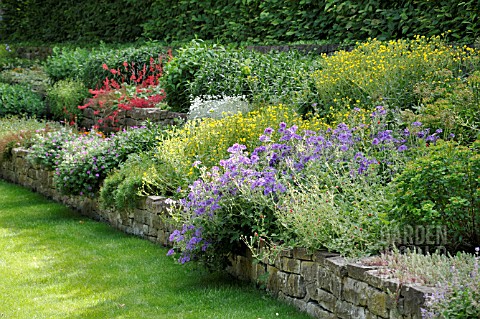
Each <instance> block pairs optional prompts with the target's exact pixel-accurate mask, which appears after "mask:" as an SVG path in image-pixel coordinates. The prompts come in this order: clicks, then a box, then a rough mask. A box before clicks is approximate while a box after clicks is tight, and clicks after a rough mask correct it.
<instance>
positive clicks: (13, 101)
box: [0, 83, 46, 117]
mask: <svg viewBox="0 0 480 319" xmlns="http://www.w3.org/2000/svg"><path fill="white" fill-rule="evenodd" d="M45 113H46V109H45V103H44V102H43V100H42V98H41V97H40V96H39V95H38V94H36V93H35V92H32V90H31V89H30V88H29V87H25V86H23V85H10V84H6V83H0V117H3V116H5V115H28V116H37V117H41V116H43V115H45Z"/></svg>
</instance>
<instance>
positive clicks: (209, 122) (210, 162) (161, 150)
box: [143, 105, 325, 196]
mask: <svg viewBox="0 0 480 319" xmlns="http://www.w3.org/2000/svg"><path fill="white" fill-rule="evenodd" d="M280 122H288V123H291V124H297V125H299V126H300V127H302V128H305V129H307V128H309V129H319V128H322V127H325V126H324V124H323V123H322V122H321V121H319V119H316V118H315V119H312V120H311V121H304V120H302V119H301V118H300V117H299V116H298V114H296V113H295V112H294V111H293V110H292V109H291V108H289V107H286V106H285V105H278V106H272V107H268V108H262V109H259V110H255V111H252V112H249V113H247V114H246V115H243V114H241V113H239V114H237V115H233V116H228V117H225V118H222V119H219V120H216V119H211V118H206V119H203V120H196V121H190V122H187V123H186V124H185V126H184V127H182V128H181V129H178V128H176V129H173V130H172V131H171V132H169V133H168V134H167V136H166V137H165V138H164V139H163V140H162V141H161V142H160V143H159V145H158V146H157V150H156V152H155V158H156V161H157V165H155V166H152V167H151V168H150V169H149V170H148V171H147V173H146V174H145V177H144V183H143V192H144V193H145V194H149V195H153V194H163V195H172V194H173V195H176V196H178V195H179V194H177V193H176V190H177V188H179V187H186V186H187V185H188V184H189V183H190V182H192V181H194V180H195V179H196V178H197V177H198V174H199V171H198V170H197V169H195V168H194V167H193V166H192V165H193V163H194V162H196V161H200V162H202V165H204V166H207V167H211V166H214V165H216V164H218V162H219V161H220V160H221V159H223V158H225V157H227V156H228V152H227V149H228V148H229V147H230V146H231V145H233V144H234V143H237V142H240V143H243V144H245V145H247V147H248V149H249V150H253V149H254V148H255V147H256V146H257V145H259V141H258V137H259V136H260V135H261V134H262V132H263V130H264V128H265V127H268V126H276V125H278V123H280Z"/></svg>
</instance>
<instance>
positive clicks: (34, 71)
mask: <svg viewBox="0 0 480 319" xmlns="http://www.w3.org/2000/svg"><path fill="white" fill-rule="evenodd" d="M0 82H4V83H8V84H21V85H23V86H26V87H29V88H31V89H32V91H34V92H36V93H39V94H41V95H44V94H45V92H46V91H47V87H48V86H49V83H48V77H47V75H46V74H45V72H44V71H43V69H42V67H40V66H38V65H37V66H32V67H20V66H17V67H15V68H11V69H7V70H4V71H2V72H1V73H0Z"/></svg>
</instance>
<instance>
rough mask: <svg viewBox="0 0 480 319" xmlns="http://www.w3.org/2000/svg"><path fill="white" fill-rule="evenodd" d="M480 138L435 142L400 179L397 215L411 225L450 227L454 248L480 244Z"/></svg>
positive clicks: (451, 247)
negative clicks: (467, 143) (468, 142)
mask: <svg viewBox="0 0 480 319" xmlns="http://www.w3.org/2000/svg"><path fill="white" fill-rule="evenodd" d="M479 150H480V141H476V142H475V143H473V145H472V146H471V147H466V146H461V145H458V144H456V143H453V142H444V143H438V144H437V145H435V146H430V147H429V148H428V152H427V153H426V154H425V155H424V156H420V157H418V158H416V159H415V161H412V162H410V163H408V164H407V166H406V168H405V170H404V171H403V172H402V173H401V174H400V175H399V176H398V177H397V178H396V180H395V188H396V193H395V204H396V209H395V210H393V211H392V215H391V216H392V218H395V219H396V220H398V221H399V222H401V223H403V224H406V225H434V226H435V225H439V226H445V227H446V228H447V240H448V241H447V246H448V248H449V249H450V250H453V251H455V250H457V249H461V248H463V249H468V250H471V249H472V247H477V246H480V232H479V227H478V225H479V223H480V193H479V190H480V187H479V183H480V179H479V176H480V156H479Z"/></svg>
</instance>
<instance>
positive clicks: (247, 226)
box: [169, 107, 437, 263]
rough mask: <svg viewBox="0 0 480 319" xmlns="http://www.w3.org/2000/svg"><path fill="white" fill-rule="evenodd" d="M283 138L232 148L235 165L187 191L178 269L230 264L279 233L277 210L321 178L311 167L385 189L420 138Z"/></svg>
mask: <svg viewBox="0 0 480 319" xmlns="http://www.w3.org/2000/svg"><path fill="white" fill-rule="evenodd" d="M374 113H375V114H374V116H375V117H376V118H375V121H377V120H379V119H383V118H384V117H385V114H386V110H385V109H384V108H383V107H378V108H377V110H376V111H375V112H374ZM376 127H381V128H382V127H383V128H384V127H385V126H384V125H380V126H376ZM414 131H415V132H416V131H417V130H414ZM277 132H278V133H279V134H278V136H277V137H276V138H275V140H274V136H275V135H274V134H273V133H274V129H273V128H266V129H265V130H264V134H263V135H262V136H261V137H260V141H261V145H260V146H258V147H257V148H255V149H254V150H252V151H251V152H248V150H247V147H246V146H245V145H241V144H234V145H232V146H231V147H230V148H229V149H228V152H229V154H230V156H229V158H227V159H224V160H221V161H220V163H219V166H215V167H213V168H211V169H206V168H204V169H203V173H202V175H201V178H200V179H199V180H197V181H195V182H194V183H192V184H191V185H190V186H189V189H188V195H187V196H186V197H185V198H183V199H181V200H180V204H181V206H182V211H181V212H179V213H178V214H179V216H180V217H179V218H180V220H181V222H182V223H183V226H182V228H181V229H177V230H176V231H175V232H173V233H172V235H171V236H170V241H172V242H173V244H174V251H176V252H178V253H179V255H178V256H177V258H178V261H179V262H180V263H184V262H186V261H191V260H200V261H204V262H207V263H208V262H211V261H212V260H214V259H222V258H223V259H224V258H226V256H227V254H228V252H230V251H231V250H232V249H234V248H235V245H237V244H238V241H239V238H240V236H242V235H244V236H252V235H253V234H254V233H256V232H258V233H260V232H263V233H264V234H265V235H266V236H268V235H269V234H278V233H279V225H278V224H277V223H276V222H275V217H274V214H273V211H274V209H275V204H276V203H277V202H278V199H279V198H280V197H281V196H282V195H283V194H284V193H285V192H286V191H287V190H288V189H289V188H290V187H296V185H298V184H296V183H299V182H301V180H302V178H303V177H304V176H306V174H311V173H312V172H313V173H315V172H314V171H312V168H311V167H313V166H315V165H317V164H318V163H328V164H329V166H330V167H331V168H332V169H334V170H335V171H336V172H337V173H339V174H345V176H349V177H350V178H353V179H355V178H358V177H360V178H366V177H368V176H370V175H372V176H378V175H380V176H385V178H384V179H383V180H384V182H385V183H386V182H388V181H389V180H391V177H392V175H393V174H395V173H396V172H397V171H398V169H399V168H398V167H399V163H400V162H402V161H403V162H405V161H406V160H408V156H409V153H410V152H409V150H410V149H413V148H414V147H415V145H416V144H415V143H416V142H417V140H418V139H419V136H418V134H417V135H415V136H412V135H411V134H410V131H409V130H408V129H405V130H401V131H398V132H397V131H393V130H388V129H383V130H378V131H374V130H372V129H371V128H370V127H369V126H367V125H363V126H362V125H359V126H357V127H349V126H348V125H346V124H344V123H341V124H339V125H338V126H337V127H336V128H334V129H329V130H327V131H320V132H313V131H303V132H299V129H298V127H297V126H291V127H288V126H287V124H286V123H280V125H279V128H278V129H277ZM407 132H408V133H407ZM423 132H425V131H423ZM435 134H437V132H436V133H435ZM429 136H431V135H428V132H425V134H424V136H423V140H422V139H421V143H420V144H422V143H423V145H425V143H426V142H425V139H426V138H428V137H429ZM422 141H423V142H422ZM317 166H318V165H317ZM200 169H201V168H200ZM378 180H382V178H380V179H378V178H377V179H376V181H378ZM169 254H170V255H171V254H173V252H170V253H169Z"/></svg>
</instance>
